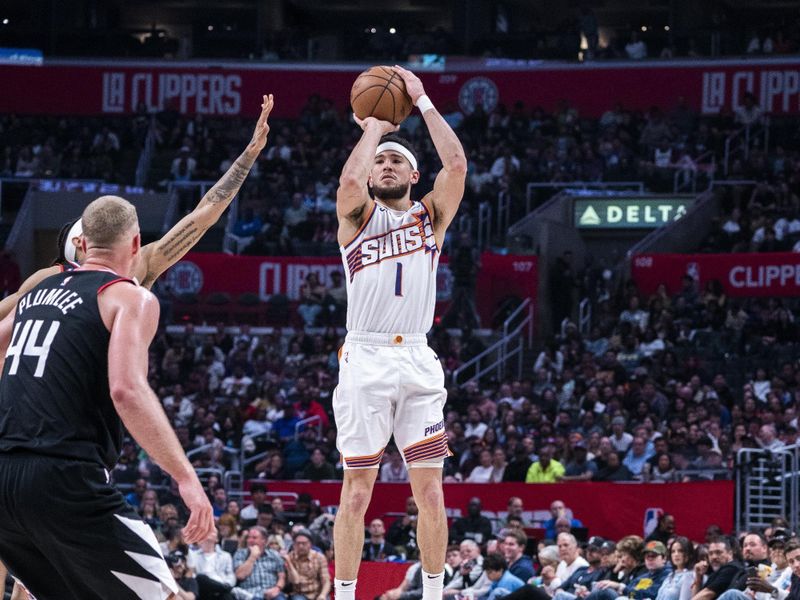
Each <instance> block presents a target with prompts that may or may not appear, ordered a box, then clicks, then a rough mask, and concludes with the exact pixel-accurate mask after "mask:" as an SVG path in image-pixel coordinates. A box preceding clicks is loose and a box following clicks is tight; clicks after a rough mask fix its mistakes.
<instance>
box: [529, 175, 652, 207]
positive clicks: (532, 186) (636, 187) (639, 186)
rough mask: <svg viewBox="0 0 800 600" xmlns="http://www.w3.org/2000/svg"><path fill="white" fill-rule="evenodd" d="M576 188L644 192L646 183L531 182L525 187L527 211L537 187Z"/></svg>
mask: <svg viewBox="0 0 800 600" xmlns="http://www.w3.org/2000/svg"><path fill="white" fill-rule="evenodd" d="M548 188H550V189H554V190H556V189H558V190H563V189H575V190H607V189H617V188H620V189H630V190H633V191H635V192H638V193H640V194H643V193H644V191H645V190H644V183H643V182H641V181H549V182H538V183H529V184H528V185H527V187H526V188H525V213H526V214H527V213H529V212H531V200H532V198H533V192H534V190H537V189H548Z"/></svg>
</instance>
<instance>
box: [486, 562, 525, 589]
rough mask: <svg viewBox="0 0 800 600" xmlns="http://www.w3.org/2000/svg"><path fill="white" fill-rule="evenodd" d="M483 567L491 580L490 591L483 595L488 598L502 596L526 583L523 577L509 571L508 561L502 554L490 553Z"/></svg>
mask: <svg viewBox="0 0 800 600" xmlns="http://www.w3.org/2000/svg"><path fill="white" fill-rule="evenodd" d="M483 569H484V573H486V578H487V579H488V580H489V581H491V585H490V586H489V591H488V592H487V594H486V595H485V596H483V598H485V599H486V600H495V599H496V598H502V597H503V596H506V595H508V594H509V592H514V591H516V590H518V589H519V588H521V587H522V586H524V585H525V582H524V581H523V580H522V579H520V578H519V577H517V576H516V575H514V574H513V573H511V571H509V569H508V562H506V559H505V558H503V555H502V554H498V553H496V552H495V553H492V554H489V555H488V556H487V557H486V558H485V559H484V561H483Z"/></svg>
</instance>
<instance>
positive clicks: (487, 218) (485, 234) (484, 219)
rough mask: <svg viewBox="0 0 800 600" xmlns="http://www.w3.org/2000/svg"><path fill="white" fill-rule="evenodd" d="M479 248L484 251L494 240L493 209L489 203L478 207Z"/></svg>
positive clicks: (482, 203)
mask: <svg viewBox="0 0 800 600" xmlns="http://www.w3.org/2000/svg"><path fill="white" fill-rule="evenodd" d="M477 233H478V248H480V249H481V250H483V249H484V248H485V247H486V245H487V244H488V243H489V241H490V240H491V239H492V207H491V206H490V205H489V203H488V202H481V203H480V204H479V205H478V232H477Z"/></svg>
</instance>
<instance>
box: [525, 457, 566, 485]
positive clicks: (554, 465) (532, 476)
mask: <svg viewBox="0 0 800 600" xmlns="http://www.w3.org/2000/svg"><path fill="white" fill-rule="evenodd" d="M563 476H564V465H562V464H561V463H560V462H558V461H557V460H552V459H551V460H549V461H548V462H547V466H546V467H542V461H541V460H538V461H536V462H535V463H533V464H532V465H531V466H530V468H528V474H527V475H526V476H525V483H556V482H557V481H559V480H560V479H561V478H562V477H563Z"/></svg>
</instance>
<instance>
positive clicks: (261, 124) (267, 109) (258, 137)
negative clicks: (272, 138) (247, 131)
mask: <svg viewBox="0 0 800 600" xmlns="http://www.w3.org/2000/svg"><path fill="white" fill-rule="evenodd" d="M274 105H275V102H274V100H273V98H272V94H266V95H264V100H263V102H262V103H261V114H260V115H259V116H258V122H257V123H256V129H255V131H253V138H252V139H251V140H250V147H251V148H252V149H253V150H255V151H256V152H261V151H262V150H263V149H264V146H266V144H267V135H268V134H269V123H268V122H267V119H269V113H271V112H272V107H273V106H274Z"/></svg>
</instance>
